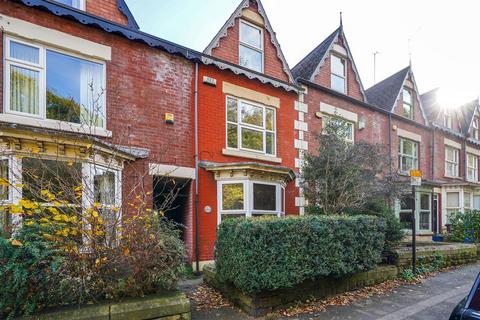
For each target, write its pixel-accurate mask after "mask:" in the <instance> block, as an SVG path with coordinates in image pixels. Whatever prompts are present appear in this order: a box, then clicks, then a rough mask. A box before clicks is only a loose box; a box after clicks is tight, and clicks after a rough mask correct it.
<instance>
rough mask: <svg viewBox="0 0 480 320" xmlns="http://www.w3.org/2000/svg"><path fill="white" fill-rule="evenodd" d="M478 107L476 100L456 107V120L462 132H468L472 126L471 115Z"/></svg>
mask: <svg viewBox="0 0 480 320" xmlns="http://www.w3.org/2000/svg"><path fill="white" fill-rule="evenodd" d="M477 108H478V100H477V99H475V100H473V101H470V102H468V103H466V104H464V105H462V106H460V108H458V110H457V113H458V121H459V123H460V128H461V130H462V133H463V134H465V135H466V134H468V132H469V131H470V127H471V126H472V122H473V116H474V115H475V111H476V110H477Z"/></svg>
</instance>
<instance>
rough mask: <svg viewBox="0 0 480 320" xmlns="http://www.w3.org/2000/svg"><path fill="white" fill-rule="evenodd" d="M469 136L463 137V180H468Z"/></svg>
mask: <svg viewBox="0 0 480 320" xmlns="http://www.w3.org/2000/svg"><path fill="white" fill-rule="evenodd" d="M467 139H468V138H467V137H466V136H465V139H463V181H465V182H466V181H467V161H468V159H467Z"/></svg>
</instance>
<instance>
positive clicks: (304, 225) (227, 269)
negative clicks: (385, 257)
mask: <svg viewBox="0 0 480 320" xmlns="http://www.w3.org/2000/svg"><path fill="white" fill-rule="evenodd" d="M384 234H385V223H384V222H383V221H382V220H381V219H378V218H376V217H369V216H354V217H348V216H333V215H331V216H305V217H288V218H282V219H279V218H266V219H238V220H237V219H230V220H225V221H223V222H222V223H221V225H220V227H219V230H218V234H217V243H216V248H215V259H216V268H217V272H218V276H219V279H220V280H222V281H227V282H231V283H233V284H234V285H235V286H236V287H237V288H239V289H240V290H242V291H243V292H245V293H254V292H260V291H262V290H274V289H279V288H289V287H293V286H295V285H297V284H300V283H302V282H303V281H305V280H307V279H313V278H316V277H320V276H333V277H341V276H343V275H346V274H352V273H355V272H359V271H364V270H368V269H371V268H373V267H374V266H375V265H376V264H378V263H379V262H380V261H381V252H382V248H383V246H384V237H385V236H384Z"/></svg>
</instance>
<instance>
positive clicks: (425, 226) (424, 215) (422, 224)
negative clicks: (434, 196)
mask: <svg viewBox="0 0 480 320" xmlns="http://www.w3.org/2000/svg"><path fill="white" fill-rule="evenodd" d="M431 205H432V202H431V200H430V194H428V193H422V194H420V219H419V221H418V229H419V230H430V212H431Z"/></svg>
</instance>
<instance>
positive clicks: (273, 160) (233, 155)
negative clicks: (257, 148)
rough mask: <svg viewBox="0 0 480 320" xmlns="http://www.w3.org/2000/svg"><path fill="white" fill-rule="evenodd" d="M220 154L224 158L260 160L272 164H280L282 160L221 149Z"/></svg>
mask: <svg viewBox="0 0 480 320" xmlns="http://www.w3.org/2000/svg"><path fill="white" fill-rule="evenodd" d="M222 154H223V155H224V156H232V157H240V158H248V159H255V160H262V161H268V162H274V163H282V158H277V157H274V156H266V155H264V154H256V153H253V152H248V151H241V150H231V149H223V150H222Z"/></svg>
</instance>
